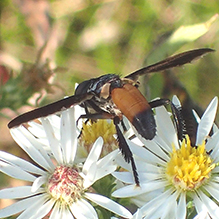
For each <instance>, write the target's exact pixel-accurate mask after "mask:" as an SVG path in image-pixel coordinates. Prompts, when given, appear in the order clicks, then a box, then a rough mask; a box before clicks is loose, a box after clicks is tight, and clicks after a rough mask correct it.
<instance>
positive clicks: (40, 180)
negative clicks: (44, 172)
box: [31, 176, 48, 192]
mask: <svg viewBox="0 0 219 219" xmlns="http://www.w3.org/2000/svg"><path fill="white" fill-rule="evenodd" d="M47 180H48V176H39V177H37V178H36V179H35V180H34V182H33V184H32V187H31V191H32V192H36V191H38V189H39V188H40V187H41V186H42V185H43V184H45V183H46V181H47Z"/></svg>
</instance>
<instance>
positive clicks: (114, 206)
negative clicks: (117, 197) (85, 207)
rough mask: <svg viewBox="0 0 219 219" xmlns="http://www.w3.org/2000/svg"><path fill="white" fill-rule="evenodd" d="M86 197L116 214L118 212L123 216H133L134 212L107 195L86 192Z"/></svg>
mask: <svg viewBox="0 0 219 219" xmlns="http://www.w3.org/2000/svg"><path fill="white" fill-rule="evenodd" d="M85 197H86V198H88V199H89V200H91V201H92V202H94V203H96V204H98V205H100V206H101V207H103V208H105V209H108V210H109V211H111V212H114V213H115V214H118V215H119V216H121V217H125V218H132V214H131V213H130V212H129V211H128V210H127V209H126V208H124V207H123V206H121V205H119V204H118V203H116V202H114V201H112V200H110V199H109V198H107V197H104V196H102V195H98V194H92V193H87V192H86V193H85Z"/></svg>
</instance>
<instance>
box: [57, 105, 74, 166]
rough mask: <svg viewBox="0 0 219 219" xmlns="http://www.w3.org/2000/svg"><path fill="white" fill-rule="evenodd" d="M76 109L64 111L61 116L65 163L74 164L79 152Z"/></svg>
mask: <svg viewBox="0 0 219 219" xmlns="http://www.w3.org/2000/svg"><path fill="white" fill-rule="evenodd" d="M74 115H75V113H74V107H72V108H69V109H67V110H64V111H63V112H62V114H61V126H60V135H61V146H62V150H63V155H64V159H65V163H73V161H74V159H75V155H76V151H77V134H76V122H75V118H74Z"/></svg>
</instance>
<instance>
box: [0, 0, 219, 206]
mask: <svg viewBox="0 0 219 219" xmlns="http://www.w3.org/2000/svg"><path fill="white" fill-rule="evenodd" d="M218 12H219V1H214V0H208V1H207V0H190V1H185V0H148V1H146V0H137V1H131V0H130V1H129V0H105V1H100V0H99V1H98V0H90V1H88V0H59V1H58V0H54V1H46V0H38V1H33V0H11V1H9V0H1V1H0V17H1V36H0V86H1V87H0V98H1V101H0V110H1V117H0V121H1V122H0V130H1V137H0V148H1V150H6V151H9V152H11V153H13V154H16V155H19V156H23V157H25V155H23V153H22V152H21V151H20V150H18V147H17V146H16V144H15V143H14V142H13V140H12V138H11V137H10V134H9V131H8V129H7V123H8V122H9V121H10V119H12V118H13V117H15V116H16V115H19V114H20V113H23V112H26V111H27V110H30V109H33V108H34V107H36V106H38V105H44V104H46V103H50V102H52V101H55V100H58V99H61V98H63V97H64V96H66V95H72V94H73V93H74V86H75V83H79V82H81V81H83V80H85V79H90V78H92V77H96V76H99V75H102V74H106V73H117V74H120V75H121V76H125V75H127V74H129V73H131V72H132V71H135V70H137V69H139V68H141V67H144V66H146V65H149V64H153V63H154V62H157V61H160V60H161V59H164V58H166V57H167V56H170V55H173V54H175V53H179V52H183V51H186V50H191V49H195V48H202V47H209V48H213V49H215V50H216V52H214V53H211V54H209V55H207V56H205V57H204V58H202V59H200V60H198V61H196V62H194V63H193V64H192V65H186V66H184V67H180V68H175V69H173V70H171V72H170V71H168V73H167V74H163V73H153V74H151V75H150V77H144V78H143V79H142V80H141V90H142V92H143V93H144V94H146V95H147V98H148V99H149V100H150V99H153V98H155V97H159V96H163V95H166V94H165V93H164V92H163V89H165V90H167V89H168V90H170V91H171V92H170V93H168V95H170V98H171V96H172V95H173V94H175V93H177V94H178V90H177V88H173V87H172V85H171V84H169V83H166V84H165V83H164V81H171V77H172V78H173V80H176V81H177V83H178V82H179V83H181V84H180V86H182V87H183V88H185V89H186V90H187V91H188V93H189V95H190V96H191V98H192V99H193V101H195V103H197V104H198V105H199V106H200V107H203V108H205V107H206V106H207V105H208V103H209V102H210V100H211V99H212V98H213V97H214V96H216V95H218V94H219V86H218V84H219V78H218V70H219V62H218V51H219V38H218V34H219V28H218V27H219V19H218V18H217V13H218ZM169 76H170V77H169ZM166 77H168V80H167V79H166ZM168 86H170V87H168ZM175 89H176V90H175ZM179 96H180V92H179ZM182 96H183V95H182ZM4 178H5V177H4ZM1 181H2V184H1V187H4V186H5V185H6V182H5V181H3V180H1ZM17 183H21V182H17V181H16V182H14V181H13V180H11V181H10V182H9V184H10V185H14V184H16V185H17ZM7 186H9V185H8V184H7ZM0 204H1V202H0ZM4 205H5V203H3V204H2V206H4ZM2 206H0V208H1V207H2Z"/></svg>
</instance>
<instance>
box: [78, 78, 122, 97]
mask: <svg viewBox="0 0 219 219" xmlns="http://www.w3.org/2000/svg"><path fill="white" fill-rule="evenodd" d="M121 83H122V81H121V79H120V78H119V76H118V75H115V74H107V75H102V76H100V77H98V78H92V79H90V80H87V81H83V82H82V83H80V84H79V85H78V87H77V88H76V90H75V94H76V95H77V94H84V93H92V94H94V95H95V96H98V97H103V98H104V99H107V98H108V97H109V96H110V91H111V89H112V87H113V88H114V87H115V86H117V87H118V86H121Z"/></svg>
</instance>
